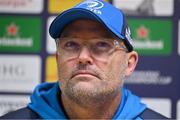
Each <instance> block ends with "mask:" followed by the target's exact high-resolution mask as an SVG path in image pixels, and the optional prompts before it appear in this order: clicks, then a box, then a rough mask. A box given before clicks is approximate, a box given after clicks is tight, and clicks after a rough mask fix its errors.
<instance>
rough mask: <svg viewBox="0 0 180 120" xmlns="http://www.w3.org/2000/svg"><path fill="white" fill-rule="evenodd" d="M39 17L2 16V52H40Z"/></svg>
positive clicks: (0, 21)
mask: <svg viewBox="0 0 180 120" xmlns="http://www.w3.org/2000/svg"><path fill="white" fill-rule="evenodd" d="M40 22H41V21H40V19H39V18H22V17H16V18H14V17H0V28H1V29H0V52H39V51H40V47H41V46H40V45H41V44H40V41H41V23H40Z"/></svg>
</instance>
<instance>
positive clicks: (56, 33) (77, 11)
mask: <svg viewBox="0 0 180 120" xmlns="http://www.w3.org/2000/svg"><path fill="white" fill-rule="evenodd" d="M77 19H91V20H95V21H98V22H100V23H101V24H102V25H103V26H104V27H106V28H107V29H108V30H110V31H111V32H112V33H114V32H116V31H114V30H113V29H112V28H111V27H110V26H107V25H106V24H107V23H106V24H105V23H104V21H103V20H102V19H101V18H100V17H99V16H97V15H96V14H94V13H93V12H91V11H89V10H86V9H82V8H72V9H69V10H67V11H65V12H63V13H62V14H60V15H59V16H57V17H56V18H55V19H54V21H53V22H52V23H51V25H50V28H49V33H50V35H51V37H52V38H54V39H56V38H59V37H60V33H61V32H62V30H63V28H64V27H65V26H66V25H67V24H69V23H70V22H72V21H74V20H77ZM115 35H116V34H115ZM117 37H120V38H121V39H124V37H123V36H117Z"/></svg>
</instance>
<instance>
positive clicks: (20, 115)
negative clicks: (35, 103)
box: [0, 107, 40, 119]
mask: <svg viewBox="0 0 180 120" xmlns="http://www.w3.org/2000/svg"><path fill="white" fill-rule="evenodd" d="M39 118H40V116H39V115H38V114H37V113H35V112H34V111H32V110H31V109H30V108H28V107H24V108H21V109H18V110H16V111H13V112H9V113H7V114H5V115H3V116H1V117H0V119H39Z"/></svg>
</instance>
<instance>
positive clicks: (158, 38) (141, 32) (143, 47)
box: [129, 19, 172, 55]
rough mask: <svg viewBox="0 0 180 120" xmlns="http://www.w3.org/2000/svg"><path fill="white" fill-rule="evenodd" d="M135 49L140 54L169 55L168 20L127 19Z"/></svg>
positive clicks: (170, 34) (169, 22)
mask: <svg viewBox="0 0 180 120" xmlns="http://www.w3.org/2000/svg"><path fill="white" fill-rule="evenodd" d="M129 26H130V28H131V32H132V39H133V44H134V47H135V49H136V50H137V51H138V53H140V54H141V55H169V54H171V51H172V22H171V21H170V20H167V19H165V20H156V19H148V20H147V19H146V20H131V19H130V20H129Z"/></svg>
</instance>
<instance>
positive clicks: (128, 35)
mask: <svg viewBox="0 0 180 120" xmlns="http://www.w3.org/2000/svg"><path fill="white" fill-rule="evenodd" d="M125 36H126V39H127V40H128V41H129V43H130V44H131V45H132V44H133V43H132V38H131V31H130V29H129V27H127V28H126V33H125Z"/></svg>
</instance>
